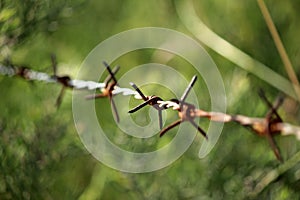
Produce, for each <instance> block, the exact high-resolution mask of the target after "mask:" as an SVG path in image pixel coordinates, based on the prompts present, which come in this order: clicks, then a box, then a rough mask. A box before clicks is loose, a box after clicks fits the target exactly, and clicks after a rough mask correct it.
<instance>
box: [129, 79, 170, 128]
mask: <svg viewBox="0 0 300 200" xmlns="http://www.w3.org/2000/svg"><path fill="white" fill-rule="evenodd" d="M130 85H131V86H132V87H133V88H134V89H135V90H136V91H137V92H138V93H139V95H140V96H141V97H142V99H143V100H144V103H141V104H140V105H138V106H136V107H135V108H133V109H131V110H129V111H128V112H129V113H134V112H136V111H138V110H139V109H141V108H143V107H145V106H146V105H150V106H152V107H154V108H155V109H156V110H157V111H158V121H159V128H160V130H161V129H162V128H163V121H162V110H164V109H166V107H164V106H159V103H158V102H159V101H162V98H160V97H158V96H155V95H152V96H145V95H144V94H143V93H142V91H141V90H140V89H139V88H138V87H137V86H136V85H135V84H134V83H130Z"/></svg>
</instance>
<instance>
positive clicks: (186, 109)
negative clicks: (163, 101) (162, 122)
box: [159, 76, 208, 139]
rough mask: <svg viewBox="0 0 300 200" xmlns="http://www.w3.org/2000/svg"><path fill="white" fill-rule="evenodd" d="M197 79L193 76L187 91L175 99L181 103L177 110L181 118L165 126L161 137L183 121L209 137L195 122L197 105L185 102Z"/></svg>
mask: <svg viewBox="0 0 300 200" xmlns="http://www.w3.org/2000/svg"><path fill="white" fill-rule="evenodd" d="M196 81H197V76H193V78H192V80H191V81H190V83H189V85H188V86H187V87H186V89H185V91H184V92H183V94H182V96H181V98H180V100H179V101H178V100H176V99H174V100H173V101H174V102H178V104H179V108H178V109H177V110H178V116H179V118H180V119H178V120H176V121H175V122H173V123H172V124H170V125H169V126H167V127H166V128H164V129H163V130H162V131H161V132H160V135H159V136H160V137H162V136H163V135H164V134H165V133H166V132H167V131H169V130H170V129H172V128H174V127H176V126H177V125H179V124H181V123H182V122H184V121H188V122H190V123H191V124H192V125H193V126H194V127H195V128H196V129H197V130H198V131H199V132H200V133H201V134H202V135H203V136H204V137H205V139H208V137H207V134H206V132H205V131H204V130H203V129H202V128H201V127H200V126H198V125H197V124H196V123H195V122H194V119H195V117H196V116H195V115H193V113H194V112H195V109H196V108H195V106H194V105H192V104H189V103H186V102H185V100H186V98H187V96H188V94H189V93H190V91H191V89H192V87H193V86H194V84H195V82H196Z"/></svg>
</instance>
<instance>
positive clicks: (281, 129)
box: [0, 56, 300, 161]
mask: <svg viewBox="0 0 300 200" xmlns="http://www.w3.org/2000/svg"><path fill="white" fill-rule="evenodd" d="M52 64H53V69H54V75H49V74H47V73H44V72H39V71H35V70H32V69H30V68H28V67H23V66H15V65H12V64H10V63H8V64H6V65H4V64H0V74H2V75H5V76H9V77H21V78H23V79H25V80H29V81H40V82H45V83H56V84H61V85H62V86H63V88H62V91H61V93H60V95H59V97H58V99H57V102H56V105H57V106H59V104H60V103H61V99H62V96H63V93H64V89H65V88H71V89H75V90H100V91H101V93H99V94H94V95H90V96H87V97H86V98H87V99H94V98H102V97H108V98H109V99H110V102H111V105H112V109H113V112H114V114H115V117H116V119H117V122H118V121H119V116H118V113H117V110H116V106H115V103H114V101H113V98H112V97H113V96H115V95H122V96H133V97H134V98H135V99H138V100H143V101H144V102H143V103H141V104H140V105H138V106H136V107H135V108H133V109H131V110H129V113H133V112H136V111H138V110H139V109H141V108H143V107H144V106H146V105H150V106H153V107H154V108H155V109H156V110H158V114H159V126H160V129H161V132H160V136H163V135H164V134H165V133H166V132H167V131H169V130H170V129H172V128H173V127H175V126H177V125H179V124H180V123H182V122H185V121H188V122H190V123H191V124H192V125H193V126H194V127H195V128H196V129H197V130H198V131H199V132H200V133H201V134H202V135H203V136H204V137H205V138H206V139H208V138H209V137H208V136H207V134H206V132H205V131H204V130H203V129H202V128H200V127H199V126H198V125H197V124H196V123H195V122H194V119H195V118H196V117H204V118H208V119H209V120H211V121H215V122H221V123H227V122H236V123H238V124H240V125H242V126H245V127H249V128H250V129H251V130H252V131H253V132H255V133H256V134H257V135H260V136H265V137H266V138H267V139H268V141H269V143H270V146H271V148H272V150H273V152H274V154H275V156H276V158H277V159H278V160H279V161H283V159H282V157H281V155H280V151H279V148H278V147H277V145H276V143H275V141H274V139H273V136H274V135H278V134H279V133H281V135H283V136H287V135H294V136H295V137H296V138H297V139H298V140H300V127H299V126H296V125H292V124H289V123H285V122H283V120H282V119H281V117H280V116H279V114H278V113H277V109H278V108H279V107H280V106H281V104H282V103H283V98H282V97H280V98H277V100H276V102H275V103H274V105H273V104H272V103H271V102H269V100H268V99H267V98H266V96H265V94H264V92H263V91H260V93H259V94H260V97H261V98H262V100H263V101H264V102H265V103H266V105H267V106H268V107H269V111H268V112H267V114H266V116H265V117H264V118H257V117H248V116H244V115H230V114H226V113H221V112H208V111H204V110H201V109H198V108H195V106H194V105H192V104H189V103H186V102H185V99H186V97H187V96H188V94H189V92H190V90H191V88H192V87H193V85H194V84H195V82H196V80H197V76H194V77H193V78H192V80H191V82H190V84H189V85H188V87H187V88H186V90H185V91H184V93H183V95H182V97H181V98H180V99H179V100H178V99H171V100H163V99H162V98H160V97H158V96H146V95H144V94H143V93H142V91H141V90H140V89H139V88H138V87H137V86H136V85H135V84H134V83H130V84H131V86H132V87H133V88H134V90H133V89H130V88H122V87H120V86H119V85H118V83H117V79H116V77H115V74H116V73H117V72H118V70H119V68H120V67H119V66H117V67H115V68H114V69H113V70H111V68H110V66H109V65H108V64H107V63H106V62H103V64H104V65H105V67H106V69H107V71H108V72H109V75H108V76H107V77H106V79H105V81H104V82H103V83H101V82H100V83H99V82H95V81H91V80H73V79H71V78H70V77H69V76H58V75H56V59H55V57H54V56H52ZM169 108H172V109H173V110H176V111H178V116H179V119H178V120H176V121H175V122H173V123H171V124H170V125H168V126H167V127H165V128H163V127H162V114H161V112H162V110H164V109H169Z"/></svg>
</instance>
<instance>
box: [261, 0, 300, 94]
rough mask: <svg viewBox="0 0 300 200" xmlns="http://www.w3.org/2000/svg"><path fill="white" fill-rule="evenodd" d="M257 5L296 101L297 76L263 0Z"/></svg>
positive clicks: (298, 91)
mask: <svg viewBox="0 0 300 200" xmlns="http://www.w3.org/2000/svg"><path fill="white" fill-rule="evenodd" d="M257 4H258V6H259V8H260V10H261V12H262V15H263V17H264V19H265V21H266V24H267V26H268V29H269V31H270V33H271V35H272V38H273V40H274V43H275V45H276V48H277V51H278V53H279V55H280V57H281V60H282V62H283V65H284V67H285V71H286V72H287V74H288V76H289V79H290V80H291V82H292V83H293V84H294V89H295V92H296V95H297V97H298V100H299V99H300V88H299V80H298V78H297V75H296V73H295V71H294V68H293V66H292V63H291V60H290V59H289V56H288V55H287V52H286V50H285V48H284V46H283V43H282V40H281V39H280V36H279V34H278V31H277V29H276V27H275V25H274V22H273V20H272V17H271V15H270V12H269V10H268V8H267V6H266V4H265V2H264V1H263V0H257Z"/></svg>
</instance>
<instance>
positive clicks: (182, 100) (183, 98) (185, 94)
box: [179, 75, 197, 104]
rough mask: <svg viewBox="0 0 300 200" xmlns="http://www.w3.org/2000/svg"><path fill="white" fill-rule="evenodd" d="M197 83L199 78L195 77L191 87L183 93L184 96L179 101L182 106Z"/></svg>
mask: <svg viewBox="0 0 300 200" xmlns="http://www.w3.org/2000/svg"><path fill="white" fill-rule="evenodd" d="M196 81H197V76H196V75H194V76H193V78H192V80H191V81H190V83H189V85H188V86H187V88H186V89H185V91H184V92H183V94H182V96H181V98H180V100H179V101H180V102H181V104H183V103H184V102H185V99H186V98H187V96H188V94H189V92H190V91H191V89H192V87H193V86H194V84H195V82H196Z"/></svg>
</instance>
